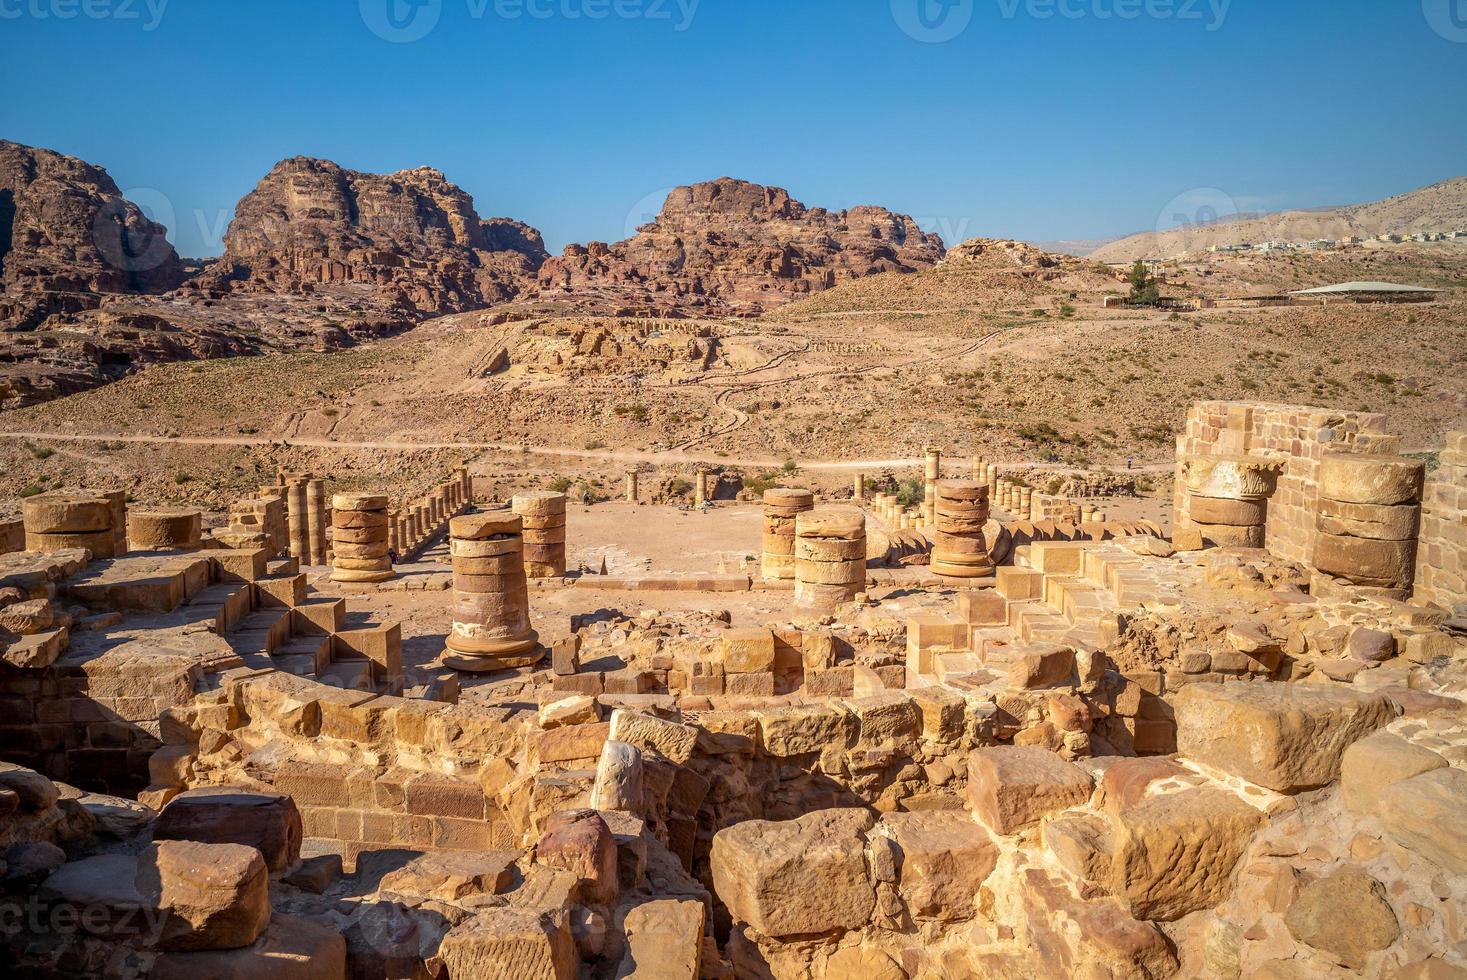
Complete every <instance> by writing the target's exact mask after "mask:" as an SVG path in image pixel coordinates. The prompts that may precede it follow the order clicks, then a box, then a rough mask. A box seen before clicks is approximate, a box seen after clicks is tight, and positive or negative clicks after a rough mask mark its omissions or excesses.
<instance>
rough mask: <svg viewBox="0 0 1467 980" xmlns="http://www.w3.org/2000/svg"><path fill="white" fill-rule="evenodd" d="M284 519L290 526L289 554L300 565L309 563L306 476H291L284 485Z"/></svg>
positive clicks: (309, 543)
mask: <svg viewBox="0 0 1467 980" xmlns="http://www.w3.org/2000/svg"><path fill="white" fill-rule="evenodd" d="M285 508H286V521H287V523H288V524H289V526H290V554H291V557H293V558H295V559H296V560H297V561H298V562H300V563H301V564H302V565H309V564H310V563H311V532H310V524H309V522H308V518H307V517H306V478H305V477H301V476H293V477H291V478H290V481H289V482H288V483H286V485H285Z"/></svg>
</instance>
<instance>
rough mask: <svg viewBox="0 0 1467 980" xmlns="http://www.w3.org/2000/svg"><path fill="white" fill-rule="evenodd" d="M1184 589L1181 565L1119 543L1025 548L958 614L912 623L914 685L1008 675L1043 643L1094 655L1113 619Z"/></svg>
mask: <svg viewBox="0 0 1467 980" xmlns="http://www.w3.org/2000/svg"><path fill="white" fill-rule="evenodd" d="M1183 584H1185V583H1184V582H1183V580H1182V579H1181V578H1180V577H1179V576H1178V575H1177V571H1176V566H1175V565H1174V564H1172V563H1168V562H1163V561H1160V560H1158V559H1156V558H1153V557H1151V556H1149V555H1145V554H1140V553H1138V552H1137V551H1135V550H1132V549H1131V548H1127V547H1125V546H1124V545H1123V544H1120V543H1117V542H1115V541H1110V540H1104V541H1100V540H1096V541H1043V542H1034V543H1032V544H1028V545H1025V546H1022V547H1020V548H1017V549H1015V552H1014V564H1013V565H1011V566H1005V567H1001V568H999V569H997V571H996V576H995V583H994V588H993V589H991V590H987V589H984V590H978V591H973V592H965V593H963V594H961V595H960V596H959V598H958V607H957V609H956V610H953V611H951V612H944V611H941V610H926V611H923V612H919V613H917V614H916V615H914V616H912V617H910V618H909V619H908V621H907V682H908V685H909V686H921V685H926V684H950V683H955V682H957V681H958V679H959V678H970V677H973V676H976V677H977V678H979V679H981V678H983V677H984V676H985V675H990V676H991V675H994V674H1002V673H1004V672H1006V671H1007V669H1008V666H1009V664H1010V662H1011V661H1012V659H1013V657H1014V656H1015V655H1016V654H1019V653H1022V652H1024V651H1025V650H1026V649H1029V648H1031V647H1033V646H1036V645H1040V644H1056V643H1057V644H1062V645H1065V646H1070V647H1074V648H1076V649H1078V650H1094V649H1096V648H1098V647H1099V646H1100V645H1101V641H1102V637H1101V630H1102V623H1103V622H1104V621H1105V620H1106V619H1108V618H1109V617H1112V616H1114V614H1116V613H1117V612H1127V611H1137V610H1139V609H1141V608H1142V607H1143V605H1145V604H1170V603H1172V602H1175V601H1177V600H1176V594H1177V590H1178V589H1179V588H1180V587H1181V586H1182V585H1183ZM964 686H967V685H964Z"/></svg>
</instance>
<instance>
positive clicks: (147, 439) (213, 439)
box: [0, 389, 1172, 473]
mask: <svg viewBox="0 0 1467 980" xmlns="http://www.w3.org/2000/svg"><path fill="white" fill-rule="evenodd" d="M730 390H732V389H730ZM730 411H735V410H734V409H730ZM0 438H3V439H34V440H39V441H53V442H131V443H149V444H174V445H183V446H281V445H286V446H308V447H311V448H315V449H386V450H399V451H403V452H418V451H421V450H432V449H458V450H469V451H473V450H482V449H494V450H501V451H504V452H521V451H522V450H525V449H528V450H529V451H530V452H532V453H538V454H540V455H542V456H564V457H570V458H576V459H598V460H608V461H617V462H627V463H713V464H722V465H726V466H746V467H751V468H753V467H771V466H780V465H782V464H783V463H784V460H782V459H774V458H772V457H771V458H752V459H731V458H729V457H727V456H702V455H699V454H697V453H689V452H682V451H679V450H676V449H674V450H668V451H666V452H657V453H651V452H637V451H634V450H616V449H570V448H566V447H563V446H523V445H519V444H512V443H501V442H400V441H365V442H351V441H346V440H342V441H337V440H332V439H285V438H278V437H277V438H273V439H272V438H270V437H269V436H139V435H126V434H120V433H110V434H96V433H85V434H83V433H75V432H0ZM922 462H923V461H922V459H921V457H912V458H910V459H856V460H838V461H832V460H795V463H796V465H798V466H799V467H800V468H801V469H805V470H824V471H830V470H860V469H883V468H891V469H900V468H903V467H908V466H920V465H922ZM1038 467H1043V468H1045V469H1053V470H1056V471H1057V472H1062V473H1063V472H1075V473H1078V472H1081V471H1080V470H1077V469H1074V468H1072V467H1057V466H1052V465H1051V464H1047V463H1019V464H1014V465H1012V466H1010V467H1008V468H1010V469H1031V468H1038ZM1095 468H1096V467H1092V469H1095ZM1171 468H1172V464H1171V463H1154V464H1151V465H1148V466H1137V467H1135V469H1136V470H1137V471H1145V472H1153V473H1154V472H1161V471H1164V470H1170V469H1171ZM1115 469H1117V471H1120V469H1119V468H1115Z"/></svg>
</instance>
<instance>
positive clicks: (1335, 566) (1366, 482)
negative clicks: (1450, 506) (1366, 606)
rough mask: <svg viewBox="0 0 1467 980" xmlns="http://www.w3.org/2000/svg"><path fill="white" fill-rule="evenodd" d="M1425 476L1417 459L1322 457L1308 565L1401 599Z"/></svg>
mask: <svg viewBox="0 0 1467 980" xmlns="http://www.w3.org/2000/svg"><path fill="white" fill-rule="evenodd" d="M1447 465H1451V464H1450V463H1448V464H1447ZM1425 477H1426V467H1425V464H1424V463H1423V462H1422V461H1421V460H1418V459H1411V458H1409V457H1405V456H1383V455H1382V456H1367V455H1351V454H1346V453H1328V454H1326V455H1325V456H1324V458H1323V459H1322V460H1321V461H1320V466H1319V502H1318V505H1317V509H1316V511H1315V514H1316V516H1315V525H1314V527H1315V530H1316V532H1318V533H1317V534H1316V536H1315V539H1314V567H1315V568H1317V569H1319V570H1320V571H1321V572H1324V573H1325V574H1327V575H1334V576H1336V577H1339V578H1343V579H1345V580H1346V581H1348V582H1351V583H1353V584H1355V585H1358V586H1364V587H1366V588H1372V589H1383V590H1387V591H1386V595H1385V597H1386V598H1403V597H1404V596H1405V595H1406V593H1407V592H1408V591H1409V590H1410V589H1411V587H1412V585H1413V583H1414V580H1415V572H1416V550H1417V536H1418V529H1419V527H1420V524H1421V498H1422V489H1423V485H1424V481H1425ZM1195 504H1196V499H1195V498H1194V499H1193V505H1194V506H1195ZM1193 519H1194V520H1195V519H1196V518H1195V517H1194V518H1193ZM1430 543H1432V544H1435V542H1430ZM1438 550H1440V548H1439V547H1438ZM1427 557H1428V560H1431V559H1432V558H1433V557H1434V556H1433V555H1428V556H1427Z"/></svg>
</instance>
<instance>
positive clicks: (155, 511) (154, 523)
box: [127, 507, 203, 551]
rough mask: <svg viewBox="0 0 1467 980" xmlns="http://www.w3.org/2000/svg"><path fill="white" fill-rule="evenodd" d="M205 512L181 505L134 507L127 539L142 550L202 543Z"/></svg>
mask: <svg viewBox="0 0 1467 980" xmlns="http://www.w3.org/2000/svg"><path fill="white" fill-rule="evenodd" d="M202 534H203V515H202V514H200V513H199V512H198V511H196V510H188V509H186V508H182V507H150V508H147V509H140V508H137V507H134V508H133V509H132V512H131V513H129V514H128V515H127V539H128V543H129V544H131V545H132V547H134V548H138V549H140V550H142V551H184V550H188V549H191V548H197V547H198V546H199V538H200V536H201V535H202Z"/></svg>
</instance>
